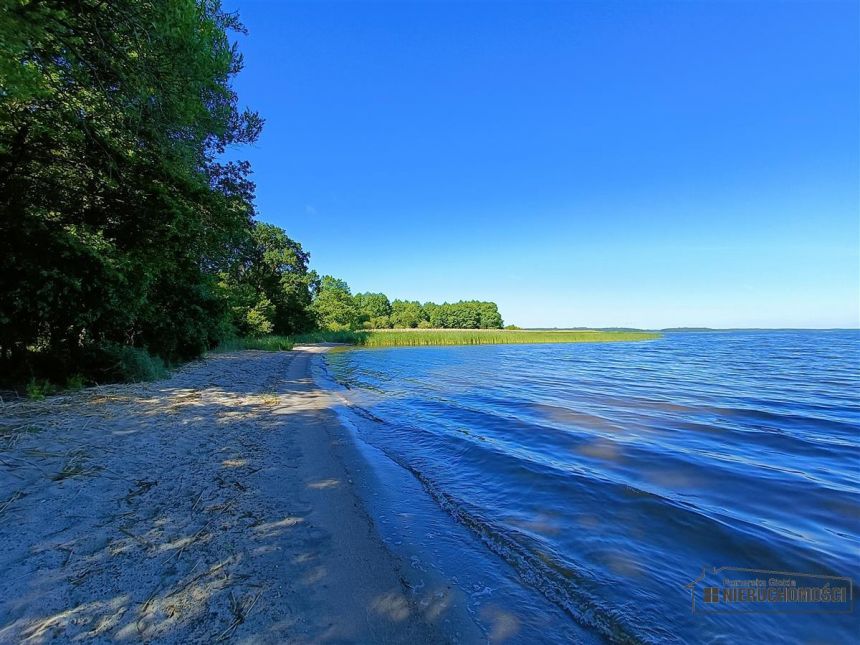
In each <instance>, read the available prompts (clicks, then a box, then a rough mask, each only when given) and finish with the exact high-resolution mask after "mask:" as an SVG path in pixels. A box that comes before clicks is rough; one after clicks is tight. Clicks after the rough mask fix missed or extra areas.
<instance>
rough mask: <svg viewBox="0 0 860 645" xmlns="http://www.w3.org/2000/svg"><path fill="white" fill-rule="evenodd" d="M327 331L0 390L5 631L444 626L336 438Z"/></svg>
mask: <svg viewBox="0 0 860 645" xmlns="http://www.w3.org/2000/svg"><path fill="white" fill-rule="evenodd" d="M324 350H325V348H322V347H305V348H297V350H296V351H292V352H280V353H261V352H241V353H232V354H221V355H214V356H212V357H210V358H208V359H207V360H205V361H200V362H196V363H193V364H190V365H187V366H185V367H184V368H182V369H181V370H179V371H177V372H176V373H175V374H174V375H173V376H172V377H171V378H170V379H168V380H165V381H160V382H156V383H149V384H141V385H134V386H121V385H117V386H105V387H100V388H93V389H90V390H86V391H83V392H80V393H76V394H73V395H68V396H59V397H53V398H51V399H48V400H46V401H42V402H22V403H7V404H3V405H0V642H10V643H11V642H15V643H17V642H32V643H39V642H50V641H58V642H66V641H72V640H94V641H96V642H99V641H101V642H116V641H129V642H140V641H147V642H168V643H189V642H207V643H208V642H215V641H218V640H222V641H230V642H240V643H246V642H247V643H252V642H294V643H304V642H344V641H349V642H409V643H422V642H440V641H445V640H447V638H446V637H445V635H444V634H443V632H442V631H440V626H439V624H438V623H437V622H436V621H437V619H438V618H439V615H440V612H439V608H438V607H436V608H434V607H433V606H432V605H430V606H428V605H427V603H424V604H418V603H416V602H415V600H414V599H413V598H412V597H411V595H410V594H409V593H408V592H407V590H406V587H405V583H404V581H403V577H402V576H401V574H400V564H399V563H398V561H397V560H396V559H395V558H394V557H393V556H392V555H391V554H390V553H389V552H388V551H387V550H386V549H385V548H384V546H383V544H382V543H381V542H380V540H379V539H378V537H377V534H376V531H375V529H374V527H373V523H372V521H371V519H370V518H369V517H368V516H367V514H366V513H365V511H364V510H363V507H362V504H361V503H360V501H359V498H358V497H357V495H356V492H355V490H354V488H353V487H352V482H351V478H350V473H349V471H348V469H347V467H346V466H345V465H344V464H345V462H344V460H343V459H342V458H341V456H340V453H341V451H342V450H344V449H345V446H344V445H343V444H344V443H345V442H348V441H349V439H348V437H347V436H346V435H345V434H344V429H343V428H342V427H341V426H340V425H339V423H338V421H337V417H336V415H335V413H334V411H333V410H332V409H331V407H332V405H333V401H332V399H331V395H330V394H328V393H327V392H325V391H324V390H320V389H318V388H317V387H316V386H315V385H314V384H313V382H312V380H311V378H310V367H309V366H310V361H311V357H312V356H313V354H314V353H318V352H321V351H324Z"/></svg>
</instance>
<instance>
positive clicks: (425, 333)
mask: <svg viewBox="0 0 860 645" xmlns="http://www.w3.org/2000/svg"><path fill="white" fill-rule="evenodd" d="M356 334H357V335H358V338H357V339H356V343H355V344H356V345H364V346H366V347H391V346H399V345H407V346H416V345H504V344H531V343H607V342H618V341H638V340H653V339H655V338H659V337H660V334H657V333H653V332H632V331H623V332H621V331H619V332H616V331H596V330H576V331H556V330H552V331H529V330H505V329H403V330H401V329H392V330H374V331H362V332H356Z"/></svg>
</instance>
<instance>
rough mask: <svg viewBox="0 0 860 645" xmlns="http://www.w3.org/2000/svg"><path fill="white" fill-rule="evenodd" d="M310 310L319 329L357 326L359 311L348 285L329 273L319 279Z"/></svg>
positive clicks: (342, 329) (338, 329) (344, 328)
mask: <svg viewBox="0 0 860 645" xmlns="http://www.w3.org/2000/svg"><path fill="white" fill-rule="evenodd" d="M311 311H312V313H313V315H314V316H315V318H316V321H317V325H318V326H319V327H320V329H326V330H329V331H345V330H349V329H355V328H356V327H357V326H358V321H359V311H358V307H357V306H356V304H355V299H354V298H353V297H352V292H351V291H350V289H349V285H347V283H346V282H344V281H343V280H339V279H337V278H333V277H332V276H330V275H326V276H323V278H322V280H321V281H320V286H319V291H318V292H317V294H316V297H315V298H314V301H313V304H311Z"/></svg>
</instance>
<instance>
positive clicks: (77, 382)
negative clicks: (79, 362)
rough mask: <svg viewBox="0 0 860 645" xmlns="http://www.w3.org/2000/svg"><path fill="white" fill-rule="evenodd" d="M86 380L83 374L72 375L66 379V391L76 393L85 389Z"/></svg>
mask: <svg viewBox="0 0 860 645" xmlns="http://www.w3.org/2000/svg"><path fill="white" fill-rule="evenodd" d="M86 384H87V380H86V378H84V375H83V374H72V375H71V376H69V378H67V379H66V389H67V390H71V391H72V392H76V391H78V390H82V389H84V387H86Z"/></svg>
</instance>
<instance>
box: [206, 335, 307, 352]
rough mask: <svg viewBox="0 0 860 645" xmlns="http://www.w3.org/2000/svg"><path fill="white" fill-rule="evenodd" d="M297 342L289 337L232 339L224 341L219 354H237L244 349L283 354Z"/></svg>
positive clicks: (218, 350) (219, 348)
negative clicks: (282, 352)
mask: <svg viewBox="0 0 860 645" xmlns="http://www.w3.org/2000/svg"><path fill="white" fill-rule="evenodd" d="M293 345H295V341H294V340H293V339H292V338H290V337H289V336H259V337H255V338H252V337H247V338H231V339H229V340H225V341H223V342H222V343H221V344H220V345H218V348H217V349H216V350H215V351H217V352H237V351H240V350H243V349H259V350H262V351H264V352H281V351H286V350H290V349H292V348H293Z"/></svg>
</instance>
